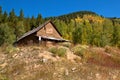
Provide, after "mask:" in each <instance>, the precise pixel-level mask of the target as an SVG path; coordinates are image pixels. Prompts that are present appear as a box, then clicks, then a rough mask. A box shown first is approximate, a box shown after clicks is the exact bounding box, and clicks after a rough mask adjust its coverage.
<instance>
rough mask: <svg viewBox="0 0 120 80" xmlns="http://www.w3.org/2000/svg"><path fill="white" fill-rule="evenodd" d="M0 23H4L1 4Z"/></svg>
mask: <svg viewBox="0 0 120 80" xmlns="http://www.w3.org/2000/svg"><path fill="white" fill-rule="evenodd" d="M0 23H2V7H1V6H0Z"/></svg>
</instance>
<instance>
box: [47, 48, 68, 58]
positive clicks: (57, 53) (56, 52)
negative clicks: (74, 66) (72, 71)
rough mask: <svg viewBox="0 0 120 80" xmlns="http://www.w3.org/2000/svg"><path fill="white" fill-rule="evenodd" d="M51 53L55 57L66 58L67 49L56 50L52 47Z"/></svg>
mask: <svg viewBox="0 0 120 80" xmlns="http://www.w3.org/2000/svg"><path fill="white" fill-rule="evenodd" d="M49 52H51V53H53V56H59V57H64V56H65V53H66V49H65V48H56V47H52V48H50V49H49Z"/></svg>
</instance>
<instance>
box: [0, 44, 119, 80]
mask: <svg viewBox="0 0 120 80" xmlns="http://www.w3.org/2000/svg"><path fill="white" fill-rule="evenodd" d="M0 50H1V51H0V61H1V62H0V80H107V79H110V80H119V79H120V58H119V57H120V49H118V48H113V47H109V46H106V48H99V47H90V46H86V45H76V46H70V45H68V44H67V45H66V44H60V45H57V46H52V47H44V48H43V47H37V46H29V47H20V48H10V49H9V50H8V52H6V51H2V49H1V48H0Z"/></svg>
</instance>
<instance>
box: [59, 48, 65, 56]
mask: <svg viewBox="0 0 120 80" xmlns="http://www.w3.org/2000/svg"><path fill="white" fill-rule="evenodd" d="M65 53H66V49H65V48H59V49H58V50H57V55H58V56H60V57H63V56H65Z"/></svg>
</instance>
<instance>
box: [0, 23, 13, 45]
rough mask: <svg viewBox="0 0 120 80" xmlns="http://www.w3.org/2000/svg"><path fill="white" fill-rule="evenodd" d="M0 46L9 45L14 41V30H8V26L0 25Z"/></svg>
mask: <svg viewBox="0 0 120 80" xmlns="http://www.w3.org/2000/svg"><path fill="white" fill-rule="evenodd" d="M0 33H1V34H0V38H1V40H2V41H0V45H2V44H6V45H10V44H12V43H13V42H14V41H15V35H14V29H12V28H10V27H9V26H8V24H1V25H0Z"/></svg>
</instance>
